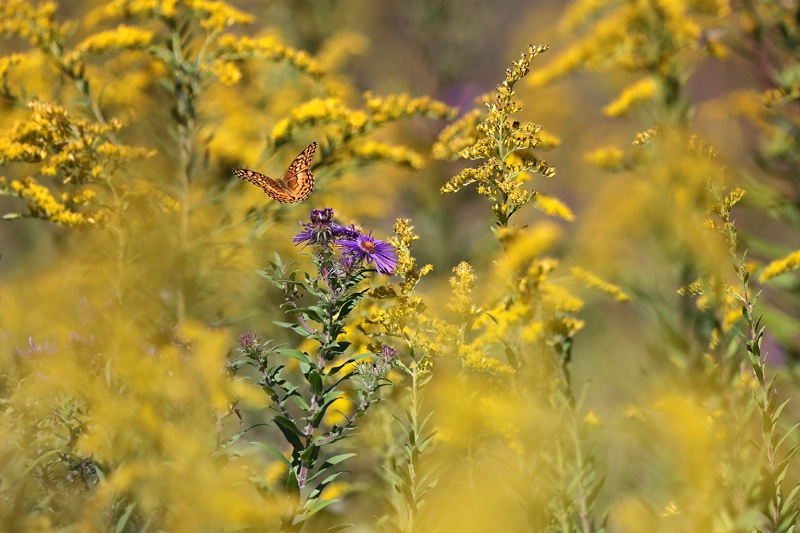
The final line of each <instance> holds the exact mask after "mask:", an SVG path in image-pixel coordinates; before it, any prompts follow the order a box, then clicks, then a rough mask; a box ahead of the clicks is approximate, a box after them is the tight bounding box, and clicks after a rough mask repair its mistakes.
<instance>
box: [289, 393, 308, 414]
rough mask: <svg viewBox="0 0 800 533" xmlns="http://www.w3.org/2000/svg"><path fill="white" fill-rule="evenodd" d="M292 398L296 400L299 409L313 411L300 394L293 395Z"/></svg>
mask: <svg viewBox="0 0 800 533" xmlns="http://www.w3.org/2000/svg"><path fill="white" fill-rule="evenodd" d="M291 398H292V400H294V403H295V404H297V407H299V408H300V409H302V410H303V411H310V410H311V407H309V406H308V404H307V403H306V399H305V398H303V397H302V396H301V395H300V394H292V396H291Z"/></svg>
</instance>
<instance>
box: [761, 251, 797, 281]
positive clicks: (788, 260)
mask: <svg viewBox="0 0 800 533" xmlns="http://www.w3.org/2000/svg"><path fill="white" fill-rule="evenodd" d="M799 268H800V250H797V251H794V252H792V253H790V254H789V255H787V256H786V257H783V258H781V259H776V260H775V261H773V262H771V263H770V264H769V265H767V266H766V268H765V269H764V270H762V271H761V275H760V276H759V277H758V280H759V281H762V282H763V281H769V280H771V279H772V278H774V277H776V276H780V275H781V274H785V273H786V272H791V271H793V270H797V269H799Z"/></svg>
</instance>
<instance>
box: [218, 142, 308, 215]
mask: <svg viewBox="0 0 800 533" xmlns="http://www.w3.org/2000/svg"><path fill="white" fill-rule="evenodd" d="M316 149H317V142H316V141H314V142H312V143H311V144H309V145H308V146H307V147H306V149H305V150H303V151H302V152H300V155H298V156H297V157H296V158H295V160H294V161H292V164H291V165H289V168H287V169H286V172H284V173H283V176H282V177H281V178H280V179H277V180H275V179H272V178H270V177H268V176H265V175H264V174H259V173H258V172H254V171H252V170H246V169H243V168H234V169H233V173H234V174H235V175H236V176H237V177H239V178H241V179H243V180H245V181H249V182H250V183H252V184H253V185H257V186H258V187H261V188H262V189H263V190H264V192H265V193H267V194H268V195H269V197H270V198H272V199H273V200H277V201H279V202H283V203H286V204H293V203H296V202H302V201H303V200H305V199H306V198H308V196H309V195H310V194H311V191H313V190H314V175H313V174H311V170H309V167H310V166H311V158H312V157H314V151H316Z"/></svg>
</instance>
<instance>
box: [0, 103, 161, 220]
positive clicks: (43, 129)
mask: <svg viewBox="0 0 800 533" xmlns="http://www.w3.org/2000/svg"><path fill="white" fill-rule="evenodd" d="M29 107H30V109H31V114H30V117H29V119H28V120H27V121H17V122H15V123H14V124H13V125H12V126H10V127H8V128H6V129H5V130H3V131H0V164H5V163H8V162H27V163H40V164H41V166H40V169H39V172H40V173H41V174H42V175H46V176H55V175H56V174H58V173H59V172H60V173H62V174H63V176H64V177H63V180H62V183H63V184H70V185H83V184H87V183H98V182H106V181H107V180H108V178H109V177H110V174H111V173H112V172H113V171H114V170H115V169H116V168H117V167H118V166H119V165H121V164H123V163H126V162H129V161H131V160H134V159H139V158H143V157H148V156H150V155H152V153H153V152H151V151H147V150H144V149H140V148H133V147H129V146H125V145H119V144H113V143H111V142H110V141H109V140H108V135H109V134H110V133H112V132H114V131H117V130H119V129H120V128H121V127H122V123H121V122H119V121H117V120H112V121H110V122H109V123H107V124H101V123H93V122H89V121H87V120H85V119H76V118H74V117H72V116H70V115H69V113H67V111H66V109H64V108H63V107H61V106H58V105H55V104H51V103H45V102H39V101H33V102H31V103H30V104H29ZM0 191H5V194H8V195H13V196H15V197H17V198H20V199H23V200H26V201H27V202H28V215H27V216H35V217H38V218H44V219H46V220H49V221H51V222H52V223H54V224H60V225H66V226H71V227H87V226H91V225H95V224H97V223H99V222H100V221H101V220H102V219H103V218H104V216H103V215H102V213H101V212H99V211H98V212H92V213H88V214H81V213H77V212H75V211H74V210H73V209H72V207H75V206H80V205H88V204H91V203H92V201H93V200H94V198H95V194H96V193H95V192H94V191H91V190H79V191H71V192H64V193H61V194H60V195H56V194H55V193H53V192H51V191H50V190H49V189H48V188H47V187H45V186H43V185H41V184H39V183H38V182H36V181H35V180H34V179H33V178H30V177H29V178H25V179H23V180H21V181H17V180H14V181H13V182H12V183H11V186H10V188H9V186H8V185H6V184H5V183H0ZM57 196H60V198H61V201H60V202H59V201H58V200H57V199H56V198H57ZM18 216H22V215H16V214H9V215H6V218H16V217H18Z"/></svg>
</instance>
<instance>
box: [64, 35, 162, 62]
mask: <svg viewBox="0 0 800 533" xmlns="http://www.w3.org/2000/svg"><path fill="white" fill-rule="evenodd" d="M152 40H153V32H152V31H149V30H143V29H141V28H137V27H134V26H125V25H120V26H117V27H116V28H114V29H113V30H108V31H103V32H100V33H96V34H94V35H92V36H90V37H87V38H86V39H84V40H83V41H82V42H81V43H80V44H79V45H78V46H77V47H76V48H75V50H73V51H72V52H70V53H69V54H67V55H66V56H65V57H64V63H65V64H67V65H74V64H75V63H78V62H80V61H82V60H83V59H84V58H85V57H86V56H87V55H89V54H101V53H105V52H112V51H120V50H141V49H142V48H145V47H146V46H147V45H149V44H150V42H151V41H152Z"/></svg>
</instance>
